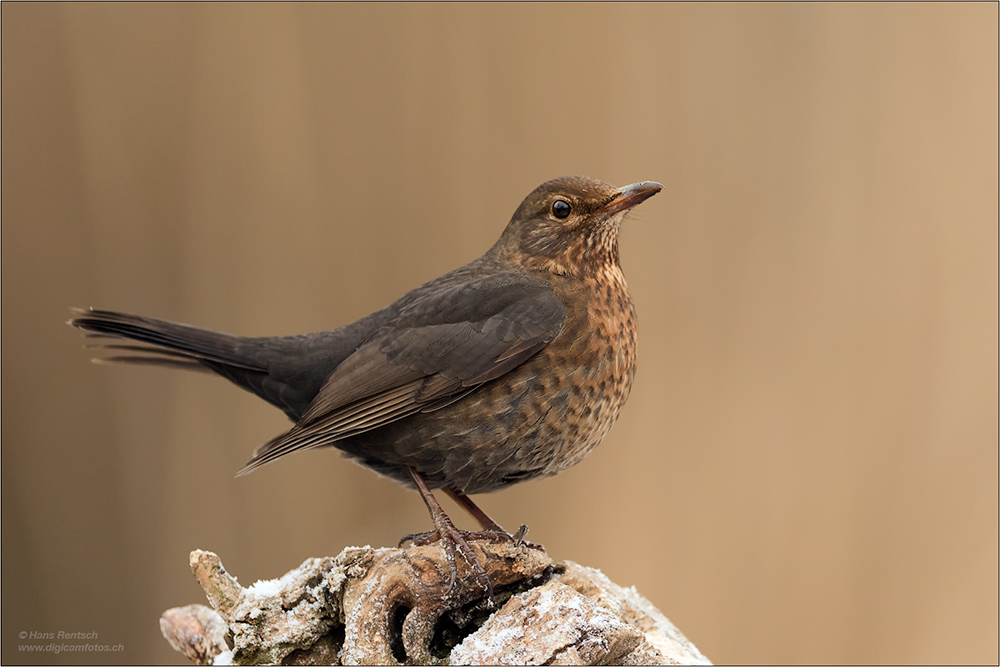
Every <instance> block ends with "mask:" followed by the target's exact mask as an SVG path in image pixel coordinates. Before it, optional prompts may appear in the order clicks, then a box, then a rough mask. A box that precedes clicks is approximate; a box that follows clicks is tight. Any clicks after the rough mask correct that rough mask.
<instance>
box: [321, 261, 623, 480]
mask: <svg viewBox="0 0 1000 667" xmlns="http://www.w3.org/2000/svg"><path fill="white" fill-rule="evenodd" d="M593 278H596V280H593V279H591V280H584V281H581V280H573V279H569V278H559V277H556V278H555V279H552V278H550V281H551V282H552V284H553V288H554V290H555V292H556V294H557V295H558V296H559V297H560V298H561V299H562V300H563V302H564V303H565V304H566V307H567V317H566V322H565V324H564V327H563V330H562V332H561V333H560V334H559V335H558V336H557V337H556V338H555V340H553V341H552V342H551V343H549V345H548V346H546V347H545V348H544V349H543V350H542V351H541V352H539V353H538V354H537V355H535V356H534V357H532V358H531V359H530V360H528V361H527V362H526V363H524V364H522V365H521V366H519V367H518V368H516V369H514V370H513V371H511V372H509V373H508V374H506V375H504V376H503V377H501V378H499V379H497V380H494V381H492V382H489V383H487V384H485V385H483V386H482V387H480V388H479V389H477V390H476V391H474V392H473V393H471V394H469V395H468V396H466V397H465V398H463V399H462V400H461V401H458V402H456V403H454V404H452V405H449V406H448V407H446V408H444V409H442V410H438V411H436V412H431V413H426V414H420V415H414V416H413V417H410V418H407V419H405V420H401V421H400V422H398V423H396V424H390V425H389V426H387V427H385V428H383V429H378V430H377V431H373V432H372V433H370V434H362V435H361V436H357V437H356V438H352V439H351V440H350V441H345V442H342V443H338V444H337V446H338V447H341V448H342V449H345V450H347V451H348V452H349V453H351V454H353V455H354V457H355V458H357V459H358V460H359V462H360V463H362V464H364V465H367V466H368V467H371V468H373V469H375V470H376V471H378V472H380V473H382V474H385V475H388V476H390V477H392V478H393V479H396V480H397V481H400V482H403V483H404V484H405V483H408V482H409V479H408V474H407V473H406V469H405V467H402V466H407V465H408V466H412V467H414V468H415V469H416V470H418V471H419V472H421V473H422V474H423V475H424V476H425V478H426V480H427V482H428V484H429V485H430V486H431V488H441V487H452V488H456V489H459V490H461V491H463V492H465V493H467V494H475V493H485V492H489V491H495V490H497V489H500V488H503V487H505V486H508V485H510V484H513V483H516V482H519V481H523V480H527V479H532V478H535V477H546V476H549V475H554V474H556V473H558V472H560V471H562V470H565V469H566V468H568V467H570V466H572V465H574V464H576V463H579V462H580V461H581V460H582V459H583V458H584V457H585V456H586V455H587V454H588V453H589V452H590V451H591V450H592V449H593V448H594V447H595V446H597V444H598V443H600V441H601V440H602V439H603V438H604V436H605V435H606V434H607V433H608V431H609V430H610V429H611V426H612V425H613V424H614V422H615V420H616V419H617V418H618V413H619V412H620V410H621V408H622V406H623V405H624V403H625V400H626V399H627V398H628V394H629V390H630V389H631V386H632V378H633V376H634V374H635V361H636V317H635V310H634V308H633V305H632V299H631V297H630V296H629V293H628V288H627V286H626V284H625V280H624V278H623V277H622V274H621V270H620V269H618V267H617V266H615V267H613V270H612V269H608V270H607V271H606V273H605V274H604V275H599V276H594V277H593ZM376 440H377V443H376V442H375V441H376ZM351 441H353V442H351ZM361 441H367V442H361ZM359 449H360V450H366V449H367V450H368V451H375V450H377V451H378V456H377V457H365V456H364V455H363V454H362V455H360V456H359V455H358V454H359V453H360V452H359V451H358V450H359ZM351 450H354V451H353V452H352V451H351Z"/></svg>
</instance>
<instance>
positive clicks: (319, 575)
mask: <svg viewBox="0 0 1000 667" xmlns="http://www.w3.org/2000/svg"><path fill="white" fill-rule="evenodd" d="M470 544H471V545H472V548H473V550H474V551H475V552H476V555H477V557H478V558H479V561H480V563H482V564H483V566H484V568H485V569H486V572H487V574H488V575H489V578H490V581H491V582H492V584H493V588H494V596H493V600H492V604H491V601H490V600H489V597H488V593H487V591H486V590H484V589H483V587H482V585H481V584H480V583H478V580H477V579H476V576H475V574H474V573H473V572H472V571H471V570H470V569H469V567H468V565H467V564H466V563H464V562H463V561H462V560H461V559H458V563H457V564H458V576H457V579H456V581H455V585H454V586H453V587H452V588H451V590H449V588H448V585H449V582H450V574H449V572H450V570H449V565H448V561H447V559H446V557H445V554H444V552H443V551H442V549H441V548H440V547H439V546H438V545H429V546H422V547H410V548H408V549H372V548H371V547H363V548H357V547H352V548H348V549H345V550H344V551H343V552H341V553H340V555H338V556H336V557H335V558H329V557H328V558H311V559H309V560H307V561H306V562H304V563H303V564H302V565H301V566H299V567H298V568H296V569H294V570H292V571H291V572H289V573H288V574H286V575H284V576H283V577H281V578H280V579H274V580H270V581H260V582H257V583H256V584H254V585H253V586H250V587H249V588H243V587H242V586H240V584H239V583H238V582H237V581H236V579H235V577H233V576H232V575H230V574H229V573H228V572H226V570H225V568H224V567H223V566H222V562H221V561H220V560H219V557H218V556H216V555H215V554H213V553H211V552H208V551H194V552H192V553H191V569H192V571H193V572H194V575H195V578H196V579H197V580H198V582H199V583H200V584H201V586H202V588H203V589H204V590H205V594H206V595H207V596H208V600H209V602H210V603H211V605H212V609H210V608H208V607H205V606H203V605H189V606H187V607H180V608H177V609H170V610H168V611H166V612H165V613H164V614H163V616H162V618H161V619H160V629H161V630H162V632H163V635H164V636H165V637H166V638H167V641H169V642H170V645H171V646H173V647H174V649H176V650H177V651H179V652H181V653H183V654H184V655H185V656H186V657H187V658H188V659H190V660H191V661H193V662H196V663H198V664H213V663H214V664H227V663H232V664H247V665H250V664H265V663H270V664H285V665H319V664H325V665H331V664H333V665H337V664H345V665H347V664H369V665H371V664H389V665H394V664H508V665H517V664H559V665H564V664H584V665H592V664H618V665H643V664H669V663H673V664H710V663H709V662H708V660H707V659H706V658H705V656H703V655H702V654H701V653H700V652H699V651H698V649H697V648H695V647H694V645H693V644H691V643H690V642H689V641H688V640H687V639H686V638H685V637H684V636H683V635H682V634H681V633H680V631H679V630H677V628H676V627H674V625H673V624H671V623H670V621H668V620H667V619H666V617H665V616H663V614H661V613H660V612H659V610H657V609H656V608H655V607H654V606H653V605H652V604H651V603H650V602H649V601H648V600H646V598H644V597H642V596H641V595H639V593H638V592H636V590H635V589H634V588H631V589H625V588H622V587H620V586H618V585H617V584H614V583H612V582H611V581H610V580H608V578H607V577H605V576H604V575H603V574H601V572H600V571H598V570H594V569H591V568H586V567H583V566H580V565H577V564H576V563H573V562H571V561H565V562H562V563H552V561H551V559H550V558H549V557H548V556H546V555H545V552H544V551H541V550H538V549H533V548H530V547H528V546H526V545H515V544H513V543H504V544H495V543H490V542H480V541H475V542H471V543H470Z"/></svg>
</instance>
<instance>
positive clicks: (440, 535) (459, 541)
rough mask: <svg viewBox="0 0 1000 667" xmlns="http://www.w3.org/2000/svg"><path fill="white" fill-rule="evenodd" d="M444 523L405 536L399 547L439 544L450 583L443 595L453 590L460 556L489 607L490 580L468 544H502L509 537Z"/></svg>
mask: <svg viewBox="0 0 1000 667" xmlns="http://www.w3.org/2000/svg"><path fill="white" fill-rule="evenodd" d="M444 523H445V522H442V523H441V524H439V527H438V528H437V529H436V530H432V531H429V532H426V533H415V534H413V535H407V536H406V537H404V538H403V539H402V540H400V541H399V546H400V547H402V546H403V545H404V544H405V543H406V542H410V543H411V545H412V546H415V547H422V546H427V545H429V544H434V543H435V542H440V544H441V546H442V547H444V553H445V558H446V559H447V561H448V569H449V575H450V581H449V582H448V589H447V590H446V591H445V595H446V596H447V595H450V594H451V592H452V591H453V590H454V588H455V581H456V580H457V578H458V555H459V554H460V555H461V556H462V560H464V561H465V562H466V563H467V564H468V566H469V568H470V569H471V570H472V576H473V579H474V580H475V581H477V582H478V583H479V585H480V586H482V588H483V589H484V590H485V591H486V593H487V598H488V600H489V601H490V605H491V606H492V603H493V584H492V583H490V578H489V576H488V575H487V574H486V569H485V568H484V567H483V566H482V564H481V563H480V562H479V559H478V558H477V557H476V552H475V551H474V550H473V549H472V546H471V545H470V544H469V542H470V541H473V540H482V539H489V540H490V541H493V542H502V541H505V540H506V539H510V535H507V536H506V538H501V537H500V536H498V535H491V536H489V537H487V536H486V535H484V534H483V532H485V531H483V532H480V533H470V532H468V531H465V530H458V529H457V528H455V526H454V524H451V521H450V520H449V521H447V525H443V524H444Z"/></svg>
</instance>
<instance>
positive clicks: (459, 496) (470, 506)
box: [444, 487, 545, 551]
mask: <svg viewBox="0 0 1000 667" xmlns="http://www.w3.org/2000/svg"><path fill="white" fill-rule="evenodd" d="M444 492H445V493H447V494H448V495H449V496H450V497H451V499H452V500H454V501H455V502H456V503H458V504H459V505H460V506H461V507H462V509H464V510H465V511H466V512H468V513H469V514H471V515H472V518H473V519H475V520H476V521H478V522H479V525H480V526H482V528H483V530H482V531H481V532H477V533H469V534H468V535H467V537H470V538H471V539H474V540H492V541H497V540H500V541H502V540H510V541H512V542H513V543H514V544H515V545H518V546H520V545H522V544H524V545H525V546H528V547H530V548H532V549H541V550H542V551H545V547H543V546H542V545H540V544H534V543H532V542H526V541H525V539H524V536H525V535H526V534H527V533H528V527H527V526H525V525H524V524H523V523H522V524H521V527H520V528H518V529H517V532H516V533H514V534H513V535H511V534H510V533H508V532H507V531H506V530H504V529H503V527H502V526H501V525H500V524H499V523H497V522H496V521H494V520H493V519H492V518H491V517H490V515H489V514H487V513H486V512H484V511H483V509H482V508H481V507H479V505H477V504H476V503H474V502H472V498H470V497H469V496H467V495H465V494H464V493H462V492H461V491H459V490H458V489H454V488H450V487H449V488H446V489H445V490H444Z"/></svg>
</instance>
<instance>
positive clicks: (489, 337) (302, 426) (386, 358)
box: [239, 274, 566, 475]
mask: <svg viewBox="0 0 1000 667" xmlns="http://www.w3.org/2000/svg"><path fill="white" fill-rule="evenodd" d="M565 316H566V309H565V307H564V306H563V304H562V302H561V301H560V300H559V298H558V297H557V296H556V295H555V294H554V293H553V292H552V289H551V287H549V285H548V284H547V283H545V282H544V281H541V280H538V279H535V278H531V277H527V276H521V275H517V274H500V275H495V276H491V277H489V278H483V279H479V280H475V281H470V282H469V283H465V284H463V285H459V286H456V287H453V288H451V289H449V290H447V291H444V292H442V293H439V294H431V295H428V296H427V297H425V298H422V299H421V300H420V301H418V302H416V303H413V304H410V305H409V306H407V307H406V308H405V309H404V310H403V311H402V312H401V313H400V316H399V318H397V319H396V320H395V321H393V322H392V323H390V325H389V326H386V327H383V328H382V329H380V330H379V331H377V332H376V333H375V334H374V335H373V336H372V337H371V338H370V339H369V340H368V341H367V342H366V343H365V344H364V345H362V346H361V347H360V348H358V350H357V351H356V352H355V353H354V354H352V355H351V356H349V357H348V358H347V359H346V360H344V362H343V363H341V364H340V365H339V366H338V367H337V368H336V370H334V371H333V373H331V374H330V376H329V377H328V378H327V379H326V381H325V383H324V384H323V387H322V389H320V391H319V393H318V394H317V395H316V397H315V399H313V401H312V403H311V404H310V405H309V408H308V409H307V410H306V412H305V413H304V414H303V415H302V418H301V419H299V421H298V423H296V424H295V426H294V427H292V429H291V430H290V431H288V432H287V433H285V434H283V435H281V436H278V437H277V438H275V439H274V440H272V441H270V442H268V443H267V444H265V445H263V446H262V447H260V448H259V449H258V450H257V451H256V452H255V453H254V457H253V459H251V460H250V462H249V463H248V464H247V465H246V467H244V468H243V470H241V471H240V472H239V474H240V475H242V474H245V473H247V472H250V471H251V470H254V469H255V468H258V467H260V466H261V465H264V464H265V463H268V462H270V461H273V460H274V459H276V458H278V457H280V456H284V455H285V454H288V453H290V452H293V451H297V450H300V449H311V448H314V447H323V446H326V445H330V444H332V443H334V442H336V441H337V440H341V439H344V438H349V437H351V436H353V435H357V434H359V433H363V432H365V431H370V430H372V429H375V428H378V427H380V426H384V425H386V424H388V423H390V422H393V421H396V420H399V419H403V418H405V417H407V416H409V415H412V414H414V413H417V412H421V411H423V412H428V411H431V410H437V409H440V408H442V407H444V406H446V405H448V404H449V403H452V402H454V401H456V400H460V399H461V398H462V397H464V396H465V395H466V394H468V393H469V392H471V391H473V390H474V389H475V388H476V387H478V386H479V385H481V384H483V383H484V382H489V381H490V380H494V379H496V378H499V377H501V376H502V375H504V374H505V373H507V372H509V371H510V370H512V369H514V368H516V367H517V366H519V365H521V364H522V363H524V362H525V361H527V360H528V359H529V358H531V357H532V356H533V355H534V354H535V353H537V352H538V351H539V350H541V349H542V348H544V347H545V346H546V345H547V344H548V343H549V342H550V341H552V339H554V338H555V337H556V336H557V335H558V334H559V331H560V330H561V329H562V325H563V320H564V319H565Z"/></svg>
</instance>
